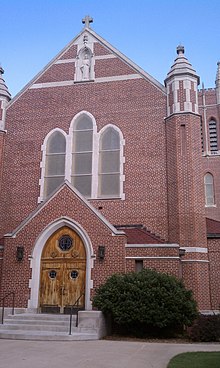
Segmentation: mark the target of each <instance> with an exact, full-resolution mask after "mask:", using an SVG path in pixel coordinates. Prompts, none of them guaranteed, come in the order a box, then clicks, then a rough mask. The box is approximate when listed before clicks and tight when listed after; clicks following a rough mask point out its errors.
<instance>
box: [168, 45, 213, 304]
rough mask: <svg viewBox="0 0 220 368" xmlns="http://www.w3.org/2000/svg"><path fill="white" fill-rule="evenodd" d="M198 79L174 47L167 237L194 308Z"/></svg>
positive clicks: (204, 282) (200, 256)
mask: <svg viewBox="0 0 220 368" xmlns="http://www.w3.org/2000/svg"><path fill="white" fill-rule="evenodd" d="M198 84H199V77H198V75H197V74H196V71H195V70H194V69H193V68H192V65H191V64H190V63H189V61H188V60H187V58H186V57H185V55H184V47H183V46H178V47H177V58H176V59H175V61H174V64H173V65H172V67H171V69H170V71H169V73H168V74H167V78H166V80H165V86H166V88H167V117H166V119H165V124H166V142H167V178H168V179H167V180H168V183H167V184H168V221H169V241H170V242H173V243H178V244H180V246H181V248H183V249H184V250H185V256H184V257H183V259H182V261H181V267H182V269H183V278H184V281H185V284H186V286H188V287H189V288H192V285H193V291H194V294H195V296H196V299H197V301H198V302H199V308H200V309H209V308H210V296H209V276H208V251H207V237H206V222H205V208H204V188H203V182H202V177H201V170H202V148H201V138H200V137H201V133H200V129H201V127H200V121H201V119H200V115H199V114H198V92H197V87H198ZM192 281H193V282H192ZM202 295H203V299H202V298H201V296H202ZM199 296H200V297H199Z"/></svg>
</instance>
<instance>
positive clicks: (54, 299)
mask: <svg viewBox="0 0 220 368" xmlns="http://www.w3.org/2000/svg"><path fill="white" fill-rule="evenodd" d="M85 284H86V250H85V247H84V244H83V241H82V239H81V237H80V236H79V235H78V234H77V233H76V232H75V231H74V230H73V229H71V228H69V227H68V226H63V227H61V228H59V229H58V230H56V231H55V232H54V233H53V234H52V235H51V236H50V237H49V238H48V240H47V241H46V243H45V246H44V248H43V251H42V254H41V268H40V293H39V306H40V309H41V311H42V312H51V313H69V311H70V307H71V305H73V304H74V303H75V302H76V300H77V299H78V298H79V308H81V309H84V308H85V295H84V294H85Z"/></svg>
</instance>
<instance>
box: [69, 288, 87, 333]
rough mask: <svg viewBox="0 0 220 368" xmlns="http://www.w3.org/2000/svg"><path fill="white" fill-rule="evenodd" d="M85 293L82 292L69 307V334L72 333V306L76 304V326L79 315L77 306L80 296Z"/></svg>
mask: <svg viewBox="0 0 220 368" xmlns="http://www.w3.org/2000/svg"><path fill="white" fill-rule="evenodd" d="M84 295H85V293H82V294H81V295H80V296H79V297H78V299H77V300H76V301H75V303H74V304H72V305H71V309H70V326H69V335H71V333H72V318H73V308H74V307H75V306H77V313H76V327H77V326H78V319H79V316H78V313H79V310H78V307H79V301H80V299H81V298H82V296H84Z"/></svg>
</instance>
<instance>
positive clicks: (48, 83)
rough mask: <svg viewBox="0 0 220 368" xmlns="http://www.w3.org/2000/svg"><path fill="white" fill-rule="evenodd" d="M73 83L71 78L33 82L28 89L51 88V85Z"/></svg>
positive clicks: (57, 85)
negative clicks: (58, 80)
mask: <svg viewBox="0 0 220 368" xmlns="http://www.w3.org/2000/svg"><path fill="white" fill-rule="evenodd" d="M73 84H74V81H73V80H67V81H60V82H45V83H34V84H32V86H30V87H29V89H36V88H53V87H65V86H72V85H73Z"/></svg>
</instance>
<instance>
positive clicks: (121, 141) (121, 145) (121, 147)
mask: <svg viewBox="0 0 220 368" xmlns="http://www.w3.org/2000/svg"><path fill="white" fill-rule="evenodd" d="M109 128H112V129H113V130H115V131H116V132H117V133H118V135H119V148H118V149H116V151H117V150H118V151H119V171H118V172H117V173H115V174H118V175H119V194H118V196H119V197H120V198H122V199H124V198H125V194H124V193H123V182H124V180H125V176H124V175H123V167H124V163H125V157H124V152H123V151H124V144H125V140H124V138H123V135H122V132H121V130H120V129H119V128H118V127H117V126H116V125H114V124H107V125H105V126H104V127H103V128H102V129H101V130H100V131H99V140H98V141H99V147H98V155H99V157H98V160H97V161H98V183H97V198H100V199H108V198H109V199H111V198H117V197H118V196H117V195H114V194H109V195H102V194H101V193H100V191H101V190H100V187H101V182H100V180H101V175H103V174H104V173H101V172H100V167H99V165H100V159H101V156H100V155H101V151H102V150H101V139H102V137H103V134H104V133H105V132H106V131H107V130H108V129H109ZM110 151H112V152H113V151H115V150H114V149H113V150H110ZM107 174H110V173H106V175H107ZM112 174H113V173H112Z"/></svg>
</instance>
